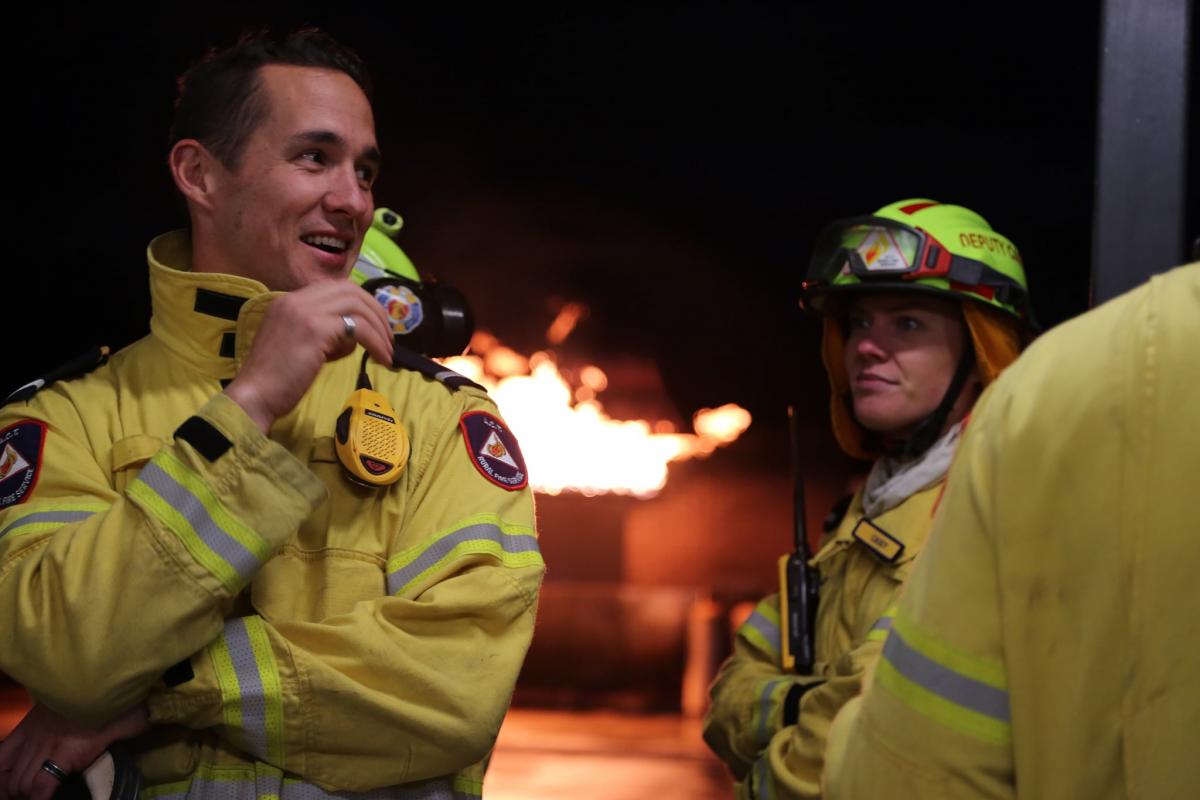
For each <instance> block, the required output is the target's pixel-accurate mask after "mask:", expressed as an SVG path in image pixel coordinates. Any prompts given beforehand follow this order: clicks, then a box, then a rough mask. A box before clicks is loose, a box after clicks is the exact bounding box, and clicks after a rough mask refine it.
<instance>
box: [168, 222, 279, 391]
mask: <svg viewBox="0 0 1200 800" xmlns="http://www.w3.org/2000/svg"><path fill="white" fill-rule="evenodd" d="M146 261H147V262H148V264H149V266H150V302H151V306H152V309H153V314H152V316H151V318H150V332H151V335H152V336H154V337H155V338H157V339H158V340H160V341H161V342H162V343H163V345H164V346H165V347H166V348H167V349H168V350H170V351H171V352H172V353H174V354H175V355H176V356H178V357H179V358H181V359H183V360H184V361H186V362H188V363H189V364H191V365H192V366H194V367H195V368H196V369H198V370H200V371H201V372H203V373H205V374H207V375H209V376H211V377H213V378H218V379H221V380H230V379H232V378H233V377H234V376H235V375H236V374H237V371H238V368H239V367H240V366H241V360H242V358H243V357H244V356H245V354H246V353H247V352H249V348H250V344H251V342H253V340H254V334H255V333H256V332H257V331H258V327H259V325H260V324H261V322H262V315H263V312H265V311H266V307H267V305H269V304H270V302H271V300H273V299H274V298H275V297H277V296H278V295H279V294H280V293H279V292H270V291H268V290H267V287H266V286H264V285H263V284H261V283H259V282H258V281H256V280H252V279H250V278H243V277H241V276H240V275H226V274H220V273H210V272H193V271H192V242H191V236H190V235H189V234H188V232H187V231H184V230H179V231H172V232H170V233H164V234H163V235H161V236H158V237H156V238H155V239H154V240H153V241H151V242H150V245H149V246H148V247H147V248H146Z"/></svg>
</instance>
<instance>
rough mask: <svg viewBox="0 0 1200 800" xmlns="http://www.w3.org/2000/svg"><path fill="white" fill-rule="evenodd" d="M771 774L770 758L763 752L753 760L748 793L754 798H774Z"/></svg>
mask: <svg viewBox="0 0 1200 800" xmlns="http://www.w3.org/2000/svg"><path fill="white" fill-rule="evenodd" d="M772 778H773V776H772V775H771V758H770V756H769V755H768V754H766V753H764V754H763V755H762V756H760V757H759V759H758V761H756V762H754V770H753V778H752V784H753V785H752V786H751V787H750V795H751V797H753V798H755V800H775V781H774V780H773V779H772Z"/></svg>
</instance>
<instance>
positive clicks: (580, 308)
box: [546, 303, 588, 344]
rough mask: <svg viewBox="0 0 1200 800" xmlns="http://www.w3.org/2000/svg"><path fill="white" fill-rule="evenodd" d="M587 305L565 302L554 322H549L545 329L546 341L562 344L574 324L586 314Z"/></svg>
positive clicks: (573, 327) (573, 328)
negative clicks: (547, 327) (548, 326)
mask: <svg viewBox="0 0 1200 800" xmlns="http://www.w3.org/2000/svg"><path fill="white" fill-rule="evenodd" d="M587 310H588V308H587V306H585V305H584V304H583V303H567V304H566V305H564V306H563V307H562V309H561V310H560V311H559V312H558V316H557V317H555V318H554V322H551V323H550V328H549V329H548V330H547V331H546V341H548V342H549V343H550V344H562V343H563V342H565V341H566V340H567V337H568V336H570V335H571V331H573V330H575V326H576V325H577V324H579V320H581V319H583V318H584V317H585V316H587Z"/></svg>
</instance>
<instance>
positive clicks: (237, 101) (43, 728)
mask: <svg viewBox="0 0 1200 800" xmlns="http://www.w3.org/2000/svg"><path fill="white" fill-rule="evenodd" d="M364 85H365V77H364V74H363V71H362V65H361V63H360V62H359V61H358V60H357V57H356V56H354V55H353V54H352V53H350V52H349V51H347V50H345V49H343V48H341V47H340V46H339V45H337V43H335V42H333V41H332V40H331V39H329V37H327V36H325V35H324V34H320V33H314V32H304V33H299V34H293V35H292V36H289V37H286V38H283V39H268V38H265V37H257V38H254V39H252V40H249V41H244V42H243V43H240V44H239V45H237V46H235V47H234V48H232V49H230V50H227V51H225V52H223V53H219V54H216V55H214V56H211V57H209V58H208V59H207V60H205V61H203V62H201V63H200V64H199V65H197V66H196V67H193V68H192V70H190V71H189V72H188V73H187V74H186V75H185V76H184V79H183V81H182V82H181V89H180V92H181V94H180V100H179V102H178V106H177V113H176V118H175V123H174V126H173V130H172V143H173V144H172V148H171V151H170V156H169V166H170V169H171V173H172V175H173V177H174V179H175V183H176V185H177V187H178V188H179V190H180V192H181V193H182V194H183V196H184V198H185V199H186V201H187V205H188V210H189V214H190V217H191V231H190V233H188V232H182V231H181V232H176V233H171V234H166V235H164V236H161V237H159V238H157V239H155V240H154V241H153V242H152V243H151V244H150V247H149V254H148V260H149V266H150V288H151V296H152V301H153V307H154V313H153V317H152V319H151V333H150V335H149V336H147V337H146V338H144V339H142V340H140V341H138V342H137V343H135V344H133V345H132V346H130V347H128V348H126V349H125V350H123V351H121V352H119V353H117V354H116V355H115V356H114V357H113V358H112V360H111V362H109V363H108V364H107V365H106V366H103V367H101V368H100V369H97V370H95V371H94V372H92V373H91V374H89V375H87V376H85V377H83V378H80V379H78V380H73V381H70V382H66V383H59V384H55V385H52V386H50V387H49V388H46V389H44V390H43V391H41V392H40V393H39V394H37V395H36V396H35V397H33V398H32V399H31V400H29V401H28V402H24V403H17V404H11V405H9V406H7V407H5V408H4V409H3V410H2V412H0V454H7V455H9V456H11V458H10V459H9V460H8V461H6V462H4V467H3V471H2V472H0V620H2V622H0V626H2V632H3V635H2V636H0V640H2V641H3V644H2V645H0V671H3V672H5V673H7V674H9V675H11V676H12V677H13V678H15V679H16V680H18V681H19V682H20V683H22V684H23V685H24V686H25V687H27V688H28V689H29V691H30V693H31V694H32V696H33V698H34V700H35V706H34V709H33V710H32V711H31V712H30V714H29V716H28V717H27V718H26V719H25V720H24V721H23V722H22V723H21V725H20V726H19V727H18V729H17V730H16V731H15V732H14V734H13V735H12V736H11V737H10V738H9V739H8V740H7V741H5V742H4V743H3V744H2V745H0V796H3V797H25V796H32V797H47V796H49V795H50V793H52V792H53V791H54V790H55V789H56V788H57V785H58V781H59V779H60V778H61V774H62V773H64V772H66V773H69V772H71V771H74V770H77V769H80V768H82V767H84V766H86V765H87V764H88V763H89V761H90V760H91V759H92V758H94V757H95V756H96V755H97V754H98V753H99V752H100V751H101V750H103V749H104V748H105V747H106V746H107V745H108V744H109V742H110V741H111V740H113V739H116V738H125V737H129V736H130V735H133V734H139V733H140V734H141V735H140V736H139V737H138V738H136V739H135V740H134V742H133V744H132V747H133V749H134V752H135V753H136V756H137V761H138V765H139V767H140V769H141V771H142V774H143V777H144V784H145V786H146V787H147V788H146V790H145V792H144V796H147V797H172V798H174V797H181V798H182V797H213V796H219V797H246V798H256V797H278V798H288V797H305V798H308V797H324V796H326V794H325V793H326V792H333V791H365V790H380V791H378V792H375V793H373V794H371V795H369V796H371V797H376V796H378V797H405V798H449V797H455V798H459V797H477V796H479V795H480V793H481V779H482V774H483V767H484V762H485V759H486V756H487V754H488V753H489V751H490V749H491V747H492V744H493V741H494V739H495V736H496V734H497V732H498V730H499V727H500V723H501V721H502V719H503V717H504V714H505V711H506V710H507V706H508V702H509V699H510V696H511V693H512V689H513V684H514V682H515V680H516V676H517V672H518V670H519V668H520V666H521V663H522V660H523V658H524V655H525V652H526V649H527V648H528V645H529V641H530V636H531V634H532V629H533V620H534V613H535V606H536V600H537V595H538V589H539V585H540V581H541V576H542V572H543V569H544V566H543V563H542V560H541V556H540V555H539V551H538V546H537V539H536V534H535V531H534V518H533V502H532V497H531V494H530V490H529V488H528V485H527V478H526V474H525V466H524V462H523V460H522V457H521V454H520V450H519V448H518V446H517V443H516V441H515V439H514V438H513V436H512V434H511V432H510V431H509V430H508V428H507V427H506V426H505V424H504V422H503V421H502V420H501V419H500V418H499V415H498V413H497V410H496V407H495V406H494V405H493V403H492V402H491V401H490V400H489V399H488V397H487V396H486V394H485V393H484V392H483V391H482V390H480V389H478V388H477V387H475V386H474V385H473V384H470V383H469V382H468V381H465V379H462V378H460V377H458V376H455V375H454V374H453V373H449V372H446V371H445V370H443V369H442V368H440V367H439V366H438V365H436V364H434V363H432V362H425V361H421V360H418V361H412V359H410V360H409V363H410V366H411V368H406V369H400V370H393V369H392V368H391V364H392V363H393V361H392V359H393V344H392V336H391V328H390V326H389V323H388V319H387V317H386V314H385V313H384V312H383V310H382V308H381V307H380V305H379V304H378V303H376V302H375V300H374V299H373V298H372V297H371V296H370V295H368V294H367V293H366V292H364V291H362V289H360V288H359V287H358V286H356V285H355V284H353V283H352V282H350V281H348V280H346V277H347V275H348V274H349V272H350V270H351V267H352V266H353V264H354V262H355V257H356V254H357V252H358V249H359V246H360V244H361V242H362V237H363V234H364V232H365V231H366V229H367V227H368V226H369V225H370V223H371V213H372V209H373V200H372V195H371V186H372V183H373V181H374V179H375V173H376V171H377V169H378V166H379V151H378V148H377V146H376V143H375V132H374V121H373V117H372V111H371V106H370V103H369V100H368V98H367V95H366V93H365V91H364V89H363V86H364ZM364 349H365V351H366V353H368V354H369V356H370V363H369V365H368V366H365V367H364V369H365V372H366V373H367V375H368V377H369V380H370V382H371V383H372V384H373V386H374V388H375V389H377V390H378V391H379V392H380V393H381V394H382V395H383V396H384V397H385V398H386V400H387V402H388V403H390V405H391V406H392V408H393V409H395V413H396V416H397V417H398V421H399V423H401V425H402V426H403V428H404V429H405V431H406V436H407V439H408V442H409V444H410V447H409V448H407V449H404V456H403V457H404V458H406V461H405V462H404V464H405V465H404V469H403V472H401V473H400V475H399V479H398V481H397V482H395V483H392V484H391V485H387V486H382V487H370V486H365V485H361V484H359V483H355V482H353V481H351V480H349V479H348V478H347V476H346V475H344V474H343V467H342V465H341V464H340V463H339V459H338V457H337V455H336V454H335V450H336V446H335V437H338V436H340V434H339V432H338V428H337V426H338V423H339V414H340V412H341V411H342V408H343V405H344V404H345V402H346V400H347V398H348V397H349V396H350V394H351V393H352V392H353V391H354V390H355V387H356V382H357V380H358V377H359V365H360V363H367V362H365V361H363V360H362V359H361V357H362V355H363V351H364ZM397 448H399V445H397ZM397 452H399V449H398V450H397ZM0 457H3V456H2V455H0Z"/></svg>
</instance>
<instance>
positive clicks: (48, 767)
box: [42, 758, 67, 783]
mask: <svg viewBox="0 0 1200 800" xmlns="http://www.w3.org/2000/svg"><path fill="white" fill-rule="evenodd" d="M42 772H49V773H50V774H51V775H53V776H54V779H55V780H57V781H58V782H59V783H62V782H63V781H65V780H66V779H67V771H66V770H65V769H63V768H62V767H60V766H59V765H58V764H56V763H54V762H53V761H51V760H50V759H48V758H47V759H46V760H45V761H43V762H42Z"/></svg>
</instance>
